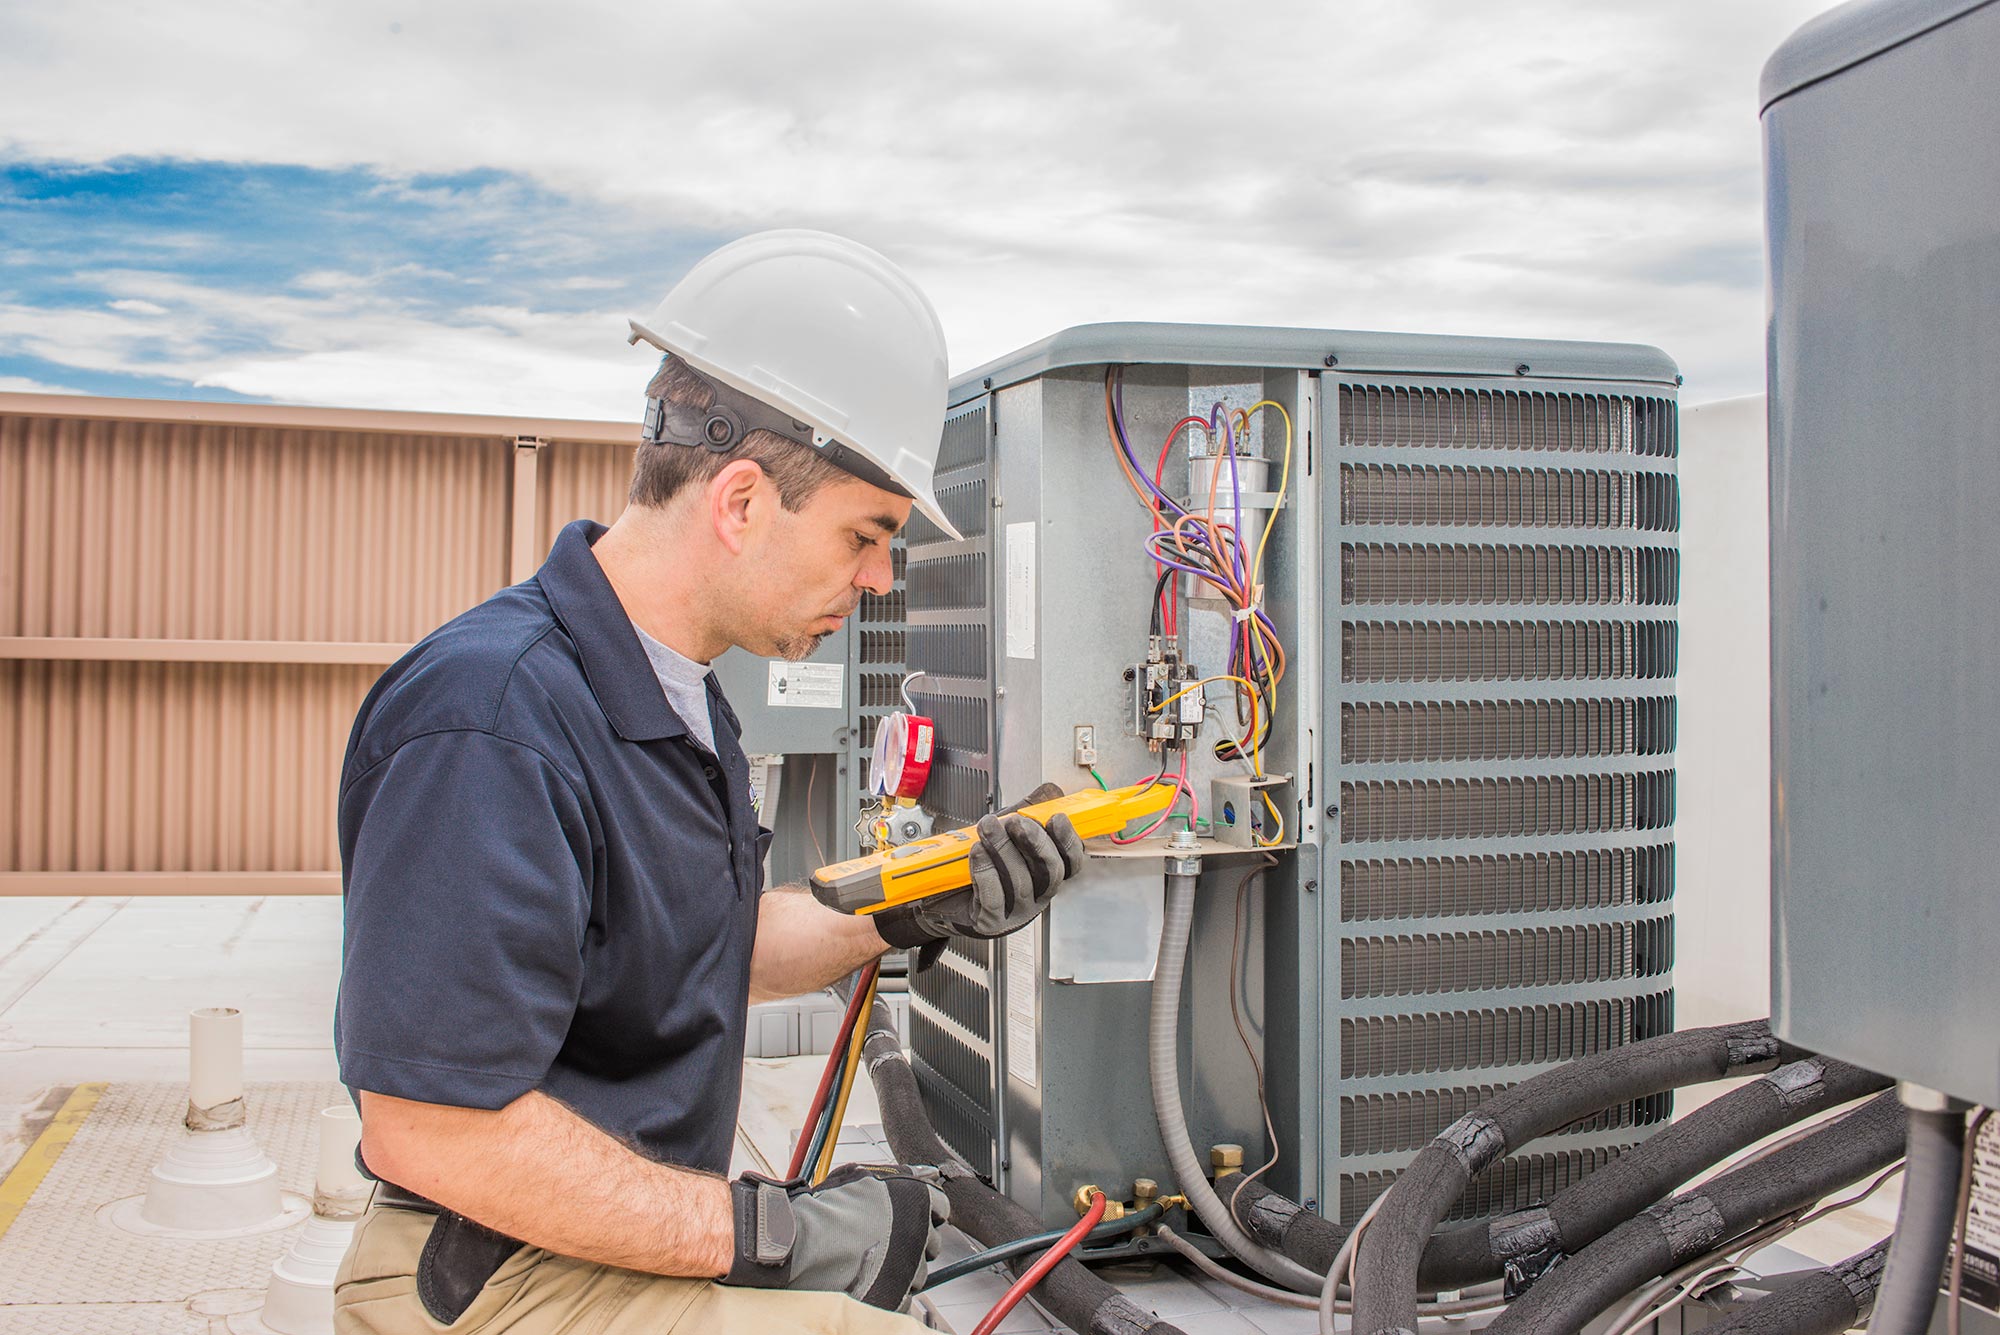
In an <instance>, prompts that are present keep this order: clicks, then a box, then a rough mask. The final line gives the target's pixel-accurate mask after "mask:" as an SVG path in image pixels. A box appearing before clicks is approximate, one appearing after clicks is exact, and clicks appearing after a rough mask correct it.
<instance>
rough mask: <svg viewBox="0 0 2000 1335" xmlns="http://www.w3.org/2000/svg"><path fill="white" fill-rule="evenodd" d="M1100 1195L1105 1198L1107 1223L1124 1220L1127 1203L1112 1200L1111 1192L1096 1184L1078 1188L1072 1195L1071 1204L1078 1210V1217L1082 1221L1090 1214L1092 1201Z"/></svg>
mask: <svg viewBox="0 0 2000 1335" xmlns="http://www.w3.org/2000/svg"><path fill="white" fill-rule="evenodd" d="M1100 1195H1101V1196H1103V1197H1104V1222H1105V1223H1107V1224H1108V1223H1110V1222H1111V1221H1112V1220H1114V1219H1123V1218H1124V1217H1125V1202H1123V1201H1115V1200H1112V1199H1111V1194H1110V1193H1109V1192H1107V1191H1105V1190H1104V1188H1102V1187H1100V1186H1097V1185H1095V1184H1094V1183H1087V1184H1085V1185H1084V1186H1081V1187H1078V1188H1077V1189H1076V1191H1075V1192H1074V1193H1072V1194H1071V1196H1070V1198H1069V1203H1070V1205H1071V1207H1072V1208H1074V1209H1075V1210H1076V1217H1077V1218H1079V1219H1081V1218H1083V1217H1084V1216H1085V1215H1087V1214H1089V1213H1090V1202H1091V1199H1092V1198H1093V1197H1096V1196H1100Z"/></svg>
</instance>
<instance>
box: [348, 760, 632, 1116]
mask: <svg viewBox="0 0 2000 1335" xmlns="http://www.w3.org/2000/svg"><path fill="white" fill-rule="evenodd" d="M341 824H342V825H343V827H345V828H346V830H347V831H348V832H349V838H348V839H346V840H344V841H343V842H344V843H345V844H347V846H348V848H349V854H348V861H347V866H346V868H345V870H346V874H347V876H346V902H345V907H344V916H345V924H346V935H345V939H344V942H343V944H342V950H341V977H340V1000H339V1005H338V1008H337V1011H336V1017H335V1021H334V1026H335V1048H336V1050H337V1053H338V1056H339V1060H340V1074H341V1080H342V1081H343V1083H345V1084H346V1085H348V1086H349V1087H350V1088H353V1089H364V1090H369V1091H372V1092H374V1093H378V1094H388V1095H392V1096H394V1097H396V1098H404V1099H415V1100H419V1101H421V1102H425V1103H442V1104H450V1105H454V1106H458V1107H466V1108H501V1107H505V1106H506V1105H507V1104H509V1103H511V1102H512V1101H513V1100H515V1099H516V1098H519V1097H520V1096H521V1095H522V1094H525V1093H527V1092H528V1091H529V1090H531V1089H534V1088H536V1087H537V1086H539V1085H540V1084H541V1083H542V1081H543V1079H544V1077H545V1076H546V1075H547V1073H548V1070H549V1067H550V1065H551V1063H552V1062H553V1061H554V1059H555V1057H556V1054H557V1053H558V1052H559V1051H560V1050H561V1048H562V1045H563V1040H564V1038H565V1036H566V1035H567V1034H568V1032H569V1027H570V1021H571V1019H572V1017H573V1016H574V1015H575V1012H576V1006H577V998H578V996H579V995H580V991H581V987H582V977H583V945H584V939H585V933H586V930H587V927H588V923H589V920H590V901H591V885H592V880H593V877H592V865H593V857H592V838H591V834H590V825H589V821H588V820H587V818H586V814H585V811H584V808H583V805H582V803H581V802H580V801H579V799H578V797H577V794H576V792H575V790H573V789H572V788H571V787H570V784H569V782H568V781H567V780H566V779H565V778H564V777H563V775H562V773H561V772H560V771H559V770H558V769H557V768H556V767H555V766H554V765H553V764H551V763H550V762H549V761H548V760H547V759H546V758H544V757H543V756H542V755H541V754H540V753H539V752H538V751H536V750H535V749H534V748H532V747H529V746H525V745H523V744H521V743H519V742H514V741H509V740H507V739H506V738H503V737H497V736H494V735H492V734H490V733H486V732H479V731H452V732H440V733H431V734H428V735H426V736H422V737H418V738H415V739H413V740H411V741H409V742H406V743H404V744H403V745H402V746H401V747H400V748H398V749H397V750H396V751H395V752H394V753H393V754H392V755H391V756H389V757H388V758H387V759H386V760H383V761H382V762H380V763H379V764H377V765H376V766H375V767H374V768H373V769H371V770H369V771H368V772H367V773H366V774H364V775H363V776H362V777H361V778H359V779H357V780H356V781H355V782H354V783H353V784H352V785H351V786H350V787H349V788H348V790H347V791H346V792H344V793H343V794H342V795H341Z"/></svg>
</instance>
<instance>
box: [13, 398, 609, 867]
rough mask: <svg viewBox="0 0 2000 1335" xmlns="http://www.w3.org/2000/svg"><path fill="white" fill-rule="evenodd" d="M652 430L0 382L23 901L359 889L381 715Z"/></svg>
mask: <svg viewBox="0 0 2000 1335" xmlns="http://www.w3.org/2000/svg"><path fill="white" fill-rule="evenodd" d="M636 437H637V428H636V427H635V426H632V425H628V424H624V423H611V422H559V421H539V420H515V419H502V418H479V417H452V416H445V415H438V414H417V413H406V414H387V413H367V412H352V411H345V410H338V409H289V408H269V407H263V406H261V405H257V406H252V405H221V404H182V403H151V402H138V401H129V400H127V401H120V400H105V399H84V398H66V397H59V396H42V395H15V394H0V894H90V893H115V894H135V893H140V894H143V893H168V894H174V893H187V894H214V893H257V894H262V893H279V892H332V891H336V890H338V888H339V857H338V852H337V849H336V845H335V839H334V821H333V813H334V796H335V785H336V782H337V780H338V777H339V768H340V758H341V754H342V752H343V751H344V749H345V747H346V744H347V731H348V728H349V726H350V725H351V723H352V722H353V718H354V711H355V709H356V707H357V706H358V705H359V704H360V702H361V698H362V696H363V695H364V694H366V693H367V690H368V687H369V686H370V685H371V684H372V683H373V682H374V680H375V678H376V676H377V675H379V674H380V672H381V670H382V668H383V667H384V666H386V665H387V664H389V663H390V662H392V661H394V659H395V658H396V657H397V656H398V655H399V654H401V652H402V651H403V650H404V649H405V648H407V647H408V646H409V645H410V644H411V643H412V642H413V641H415V640H416V639H417V638H419V637H420V636H422V635H423V634H424V633H425V632H427V631H429V630H430V629H432V628H433V627H435V626H437V625H438V624H439V623H441V622H443V621H445V620H447V619H449V618H450V617H452V616H454V615H455V614H457V613H458V612H460V611H463V610H464V609H465V608H467V607H470V606H471V605H473V604H474V603H476V602H478V601H479V600H480V599H482V598H484V597H486V596H487V595H488V594H490V593H492V592H493V591H494V590H495V589H498V588H500V587H502V586H503V585H505V584H507V583H508V582H510V581H511V580H513V579H518V578H521V577H523V576H525V575H526V574H528V573H531V572H532V571H533V569H534V567H535V565H537V564H538V563H539V562H540V560H541V557H542V555H543V554H544V553H545V552H546V551H547V550H548V546H549V543H550V542H551V541H552V540H553V539H554V536H555V533H556V531H557V530H558V529H559V528H561V526H562V525H563V524H565V523H567V522H568V521H569V520H571V519H573V518H577V517H580V516H589V517H593V518H601V519H609V518H610V517H612V516H613V515H615V514H616V513H617V511H618V508H619V507H620V505H622V503H623V499H624V493H625V485H626V482H627V481H628V479H629V476H630V470H631V446H632V443H633V441H634V440H635V439H636Z"/></svg>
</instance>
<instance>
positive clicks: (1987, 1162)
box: [1962, 1117, 2000, 1312]
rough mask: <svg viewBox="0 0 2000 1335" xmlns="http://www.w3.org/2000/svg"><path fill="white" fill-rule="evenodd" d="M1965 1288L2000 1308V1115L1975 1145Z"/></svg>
mask: <svg viewBox="0 0 2000 1335" xmlns="http://www.w3.org/2000/svg"><path fill="white" fill-rule="evenodd" d="M1962 1292H1963V1293H1964V1295H1965V1300H1966V1301H1967V1302H1969V1303H1975V1304H1977V1305H1978V1306H1980V1307H1983V1308H1985V1309H1986V1310H1987V1311H1989V1312H2000V1117H1989V1118H1987V1119H1986V1125H1984V1126H1982V1127H1981V1128H1980V1129H1979V1139H1978V1140H1976V1141H1974V1142H1973V1146H1972V1195H1971V1197H1970V1199H1969V1200H1968V1201H1967V1202H1966V1215H1965V1286H1964V1288H1963V1290H1962Z"/></svg>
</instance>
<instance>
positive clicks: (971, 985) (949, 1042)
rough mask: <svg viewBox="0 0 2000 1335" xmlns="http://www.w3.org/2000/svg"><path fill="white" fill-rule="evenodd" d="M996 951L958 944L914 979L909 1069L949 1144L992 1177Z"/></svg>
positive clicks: (977, 943) (970, 942)
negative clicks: (994, 976)
mask: <svg viewBox="0 0 2000 1335" xmlns="http://www.w3.org/2000/svg"><path fill="white" fill-rule="evenodd" d="M992 964H993V955H992V950H991V948H990V947H989V946H988V944H987V943H986V942H984V941H975V940H969V939H968V940H955V941H953V942H951V943H950V944H949V945H948V946H946V947H945V949H944V951H943V953H942V954H941V955H940V956H939V957H938V960H937V963H936V964H934V965H933V966H932V967H931V968H928V969H922V970H918V971H917V972H915V973H912V974H911V975H910V1001H911V1005H910V1066H911V1069H912V1070H913V1071H915V1073H916V1077H917V1088H918V1090H919V1091H920V1092H921V1093H922V1095H923V1100H924V1107H925V1110H926V1111H928V1112H929V1113H930V1117H931V1124H932V1125H933V1126H934V1127H936V1128H937V1133H938V1135H939V1136H940V1137H941V1138H942V1139H943V1140H944V1142H945V1144H947V1145H949V1146H950V1147H951V1148H952V1149H954V1150H956V1151H957V1152H958V1153H959V1154H960V1155H962V1156H964V1158H965V1160H966V1162H968V1163H970V1164H972V1165H973V1166H974V1167H975V1168H978V1169H979V1171H981V1172H983V1173H986V1174H987V1175H988V1176H991V1175H992V1173H993V1171H994V1168H995V1166H996V1165H995V1162H994V1161H995V1150H996V1140H995V1136H994V1118H993V1113H992V1111H991V1110H992V1108H993V1098H994V1094H995V1091H996V1088H997V1082H996V1080H995V1076H994V1070H993V1061H994V1052H993V991H992V988H991V986H990V984H989V983H988V981H987V980H988V979H989V978H990V977H991V969H992Z"/></svg>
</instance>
